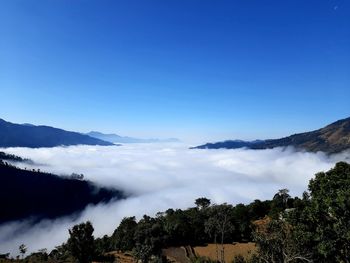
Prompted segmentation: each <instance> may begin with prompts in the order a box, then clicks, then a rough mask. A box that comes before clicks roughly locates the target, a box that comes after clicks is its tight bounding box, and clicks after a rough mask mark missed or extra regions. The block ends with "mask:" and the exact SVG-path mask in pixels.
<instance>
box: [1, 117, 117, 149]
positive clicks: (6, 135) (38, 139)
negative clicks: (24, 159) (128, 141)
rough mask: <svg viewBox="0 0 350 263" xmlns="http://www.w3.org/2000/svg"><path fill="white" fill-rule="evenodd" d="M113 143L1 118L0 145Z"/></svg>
mask: <svg viewBox="0 0 350 263" xmlns="http://www.w3.org/2000/svg"><path fill="white" fill-rule="evenodd" d="M80 144H82V145H103V146H109V145H113V143H111V142H107V141H103V140H100V139H97V138H93V137H90V136H88V135H85V134H81V133H78V132H71V131H65V130H62V129H58V128H54V127H49V126H42V125H40V126H35V125H32V124H27V123H26V124H15V123H11V122H7V121H5V120H3V119H0V147H30V148H39V147H55V146H69V145H80Z"/></svg>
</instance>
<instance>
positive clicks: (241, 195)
mask: <svg viewBox="0 0 350 263" xmlns="http://www.w3.org/2000/svg"><path fill="white" fill-rule="evenodd" d="M0 151H4V152H6V153H11V154H15V155H18V156H21V157H24V158H29V159H31V160H33V161H34V163H35V164H34V165H29V164H25V163H21V164H17V165H18V166H20V167H22V168H24V167H27V168H35V169H41V170H42V171H47V172H52V173H56V174H59V175H68V174H71V173H73V172H74V173H79V174H80V173H82V174H84V177H85V179H88V180H91V181H93V182H95V183H96V184H99V185H101V186H106V187H113V188H117V189H120V190H122V191H124V192H125V193H126V194H127V195H128V196H129V197H128V198H126V199H124V200H119V201H113V202H110V203H108V204H103V205H102V204H101V205H97V206H88V207H87V208H86V209H85V210H84V211H83V212H82V213H81V214H75V215H71V216H67V217H64V218H59V219H56V220H42V221H41V222H39V223H36V224H34V225H33V224H32V223H31V220H30V219H28V220H24V221H16V222H10V223H6V224H3V225H0V253H7V252H11V254H12V255H17V254H18V247H19V245H20V244H22V243H24V244H26V245H27V247H28V251H29V252H34V251H37V250H38V249H41V248H47V249H48V250H51V249H53V248H54V247H55V246H57V245H60V244H62V243H63V242H65V241H66V240H67V238H68V229H69V228H71V227H72V226H73V225H75V224H77V223H80V222H83V221H87V220H90V221H91V222H92V224H93V226H94V228H95V232H94V236H95V237H101V236H103V235H105V234H108V235H111V234H112V233H113V230H114V229H115V228H116V227H117V226H118V224H119V222H120V221H121V219H122V218H123V217H126V216H136V217H137V218H138V219H139V218H140V217H142V216H143V215H144V214H148V215H154V214H155V213H156V212H159V211H165V210H166V209H168V208H182V209H184V208H187V207H190V206H194V200H195V199H196V198H198V197H207V198H209V199H211V200H212V202H213V203H222V202H228V203H232V204H237V203H249V202H251V201H253V200H254V199H260V200H265V199H271V198H272V197H273V195H274V194H275V193H276V192H277V191H278V190H279V189H282V188H288V189H289V190H290V194H291V195H292V196H295V195H297V196H300V195H301V194H302V192H303V191H305V190H307V185H308V182H309V180H310V179H311V178H312V177H313V176H314V174H315V173H317V172H319V171H326V170H329V169H330V168H332V167H333V166H334V164H335V163H336V162H338V161H349V160H350V159H349V158H350V152H343V153H340V154H337V155H331V156H328V155H326V154H324V153H322V152H318V153H308V152H297V151H295V150H294V149H293V148H275V149H268V150H248V149H235V150H225V149H222V150H190V149H188V145H184V144H158V143H157V144H132V145H123V146H111V147H104V146H71V147H55V148H39V149H30V148H6V149H0ZM19 209H20V208H19Z"/></svg>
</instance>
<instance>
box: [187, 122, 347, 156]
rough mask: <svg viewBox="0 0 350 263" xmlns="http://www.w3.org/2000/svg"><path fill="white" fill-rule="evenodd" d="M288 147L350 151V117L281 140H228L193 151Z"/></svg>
mask: <svg viewBox="0 0 350 263" xmlns="http://www.w3.org/2000/svg"><path fill="white" fill-rule="evenodd" d="M287 146H293V147H295V148H296V149H298V150H306V151H309V152H318V151H322V152H326V153H329V154H332V153H338V152H341V151H344V150H347V149H350V117H348V118H345V119H341V120H338V121H335V122H333V123H331V124H329V125H327V126H325V127H323V128H320V129H317V130H314V131H310V132H303V133H297V134H292V135H290V136H286V137H282V138H279V139H267V140H256V141H239V140H227V141H221V142H216V143H207V144H203V145H199V146H197V147H192V148H191V149H220V148H225V149H237V148H243V147H245V148H248V149H253V150H262V149H271V148H276V147H287Z"/></svg>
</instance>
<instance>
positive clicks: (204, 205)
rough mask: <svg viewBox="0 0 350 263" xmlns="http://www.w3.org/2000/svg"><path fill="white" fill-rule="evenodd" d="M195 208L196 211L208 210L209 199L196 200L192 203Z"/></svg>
mask: <svg viewBox="0 0 350 263" xmlns="http://www.w3.org/2000/svg"><path fill="white" fill-rule="evenodd" d="M194 203H195V204H196V206H197V208H198V209H200V210H201V209H205V208H208V207H209V206H210V199H208V198H205V197H200V198H197V199H196V200H195V202H194Z"/></svg>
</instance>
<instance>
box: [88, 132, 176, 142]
mask: <svg viewBox="0 0 350 263" xmlns="http://www.w3.org/2000/svg"><path fill="white" fill-rule="evenodd" d="M86 135H88V136H90V137H93V138H96V139H100V140H103V141H107V142H111V143H158V142H179V140H178V139H176V138H169V139H140V138H133V137H128V136H120V135H117V134H113V133H112V134H105V133H101V132H97V131H91V132H89V133H86Z"/></svg>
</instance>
